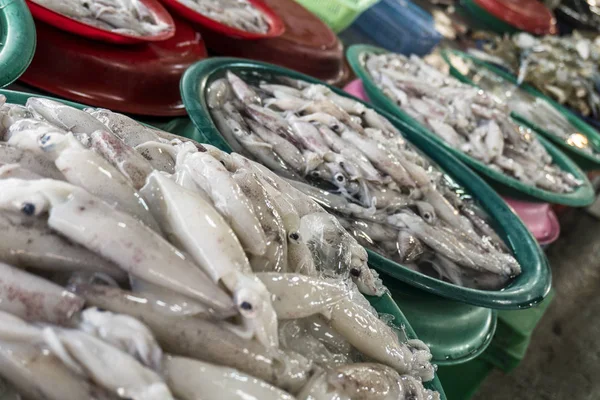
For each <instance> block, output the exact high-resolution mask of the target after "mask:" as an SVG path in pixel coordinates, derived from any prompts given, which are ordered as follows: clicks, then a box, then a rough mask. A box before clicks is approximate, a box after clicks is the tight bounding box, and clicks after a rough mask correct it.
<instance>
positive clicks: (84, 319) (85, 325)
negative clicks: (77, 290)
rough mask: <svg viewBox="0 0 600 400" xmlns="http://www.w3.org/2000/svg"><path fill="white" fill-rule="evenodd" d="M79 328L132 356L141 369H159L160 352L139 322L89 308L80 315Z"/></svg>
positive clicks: (146, 329)
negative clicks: (140, 364) (146, 367)
mask: <svg viewBox="0 0 600 400" xmlns="http://www.w3.org/2000/svg"><path fill="white" fill-rule="evenodd" d="M78 327H79V329H81V330H82V331H84V332H86V333H88V334H90V335H92V336H95V337H97V338H99V339H102V340H103V341H104V342H106V343H109V344H111V345H113V346H115V347H116V348H118V349H121V350H123V351H124V352H126V353H127V354H130V355H132V356H133V357H134V358H135V359H137V360H138V361H139V362H141V363H142V364H143V365H145V366H148V367H150V368H152V369H153V370H155V371H158V370H160V369H161V363H162V358H163V353H162V349H161V348H160V347H159V346H158V343H156V340H155V339H154V336H153V335H152V332H150V330H149V329H148V327H146V326H145V325H144V324H143V323H141V322H140V321H139V320H137V319H135V318H133V317H131V316H129V315H126V314H115V313H111V312H110V311H100V310H98V309H97V308H95V307H92V308H88V309H86V310H84V311H83V312H82V313H81V322H80V323H79V326H78Z"/></svg>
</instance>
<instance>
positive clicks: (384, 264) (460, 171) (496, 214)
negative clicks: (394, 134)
mask: <svg viewBox="0 0 600 400" xmlns="http://www.w3.org/2000/svg"><path fill="white" fill-rule="evenodd" d="M226 70H233V71H234V72H238V73H240V72H242V73H251V74H255V75H259V76H262V77H263V78H264V79H268V77H269V76H273V75H284V76H289V77H292V78H297V79H302V80H305V81H308V82H313V83H320V84H324V83H323V82H321V81H318V80H316V79H314V78H311V77H309V76H307V75H304V74H301V73H298V72H295V71H292V70H289V69H285V68H281V67H277V66H275V65H272V64H267V63H261V62H254V61H248V60H242V59H236V58H211V59H207V60H204V61H201V62H199V63H196V64H194V65H192V66H191V67H190V68H189V69H188V70H187V71H186V72H185V74H184V75H183V78H182V80H181V95H182V98H183V102H184V104H185V107H186V109H187V111H188V114H189V116H190V118H191V119H192V121H193V123H194V125H195V126H196V128H197V129H196V130H194V131H193V132H190V131H188V132H185V133H187V134H190V136H188V137H190V138H192V139H195V140H198V141H200V142H202V141H205V142H208V143H212V144H213V145H214V146H217V147H219V148H221V149H222V150H224V151H231V148H230V147H229V145H228V144H227V143H226V142H225V140H224V139H223V137H222V136H221V134H220V133H219V131H218V129H217V128H216V126H215V125H214V123H213V121H212V118H211V116H210V112H209V110H208V106H207V104H206V99H205V97H204V93H205V91H206V89H207V87H208V85H210V83H211V82H212V81H213V80H215V79H218V78H220V77H222V76H223V75H224V74H225V71H226ZM327 86H328V87H329V88H330V89H331V90H333V91H334V92H335V93H337V94H339V95H340V96H345V97H352V96H350V95H348V94H347V93H345V92H343V91H341V90H340V89H337V88H335V87H333V86H329V85H327ZM357 101H359V100H357ZM363 103H364V102H363ZM364 104H366V103H364ZM370 107H371V106H370ZM374 108H375V109H376V110H377V111H378V112H379V113H381V114H382V115H385V116H386V117H387V118H388V119H390V121H391V122H392V123H393V124H394V125H395V126H396V127H397V128H398V129H399V130H400V131H401V132H402V134H403V136H404V137H405V138H406V139H407V140H408V141H410V142H411V143H412V144H413V145H415V146H416V147H417V148H419V149H420V150H421V151H422V152H423V153H425V154H426V155H427V156H428V157H429V158H430V159H432V160H433V161H434V162H435V163H437V164H438V165H439V166H440V167H441V168H442V169H443V170H444V171H445V172H446V173H447V174H448V175H449V176H451V177H452V178H453V179H454V180H455V181H456V182H458V183H459V184H460V185H462V186H463V187H464V188H466V190H467V191H468V192H469V193H470V194H471V195H472V196H474V197H475V199H477V200H478V201H479V203H480V204H481V205H482V207H483V209H484V210H485V211H486V212H487V213H488V215H490V218H491V219H492V223H493V224H494V225H495V226H496V227H497V232H498V233H499V234H500V236H501V237H502V238H503V240H504V241H505V242H506V243H507V244H508V246H509V247H510V248H511V249H512V251H513V253H514V255H515V257H516V258H517V260H518V261H519V264H520V265H521V266H522V269H523V272H522V274H521V275H519V276H518V277H516V278H515V279H514V280H513V281H512V282H511V283H510V284H509V285H508V286H507V287H506V288H504V289H502V290H499V291H483V290H477V289H469V288H464V287H459V286H456V285H453V284H450V283H447V282H443V281H441V280H438V279H435V278H432V277H429V276H427V275H424V274H421V273H419V272H416V271H413V270H411V269H410V268H406V267H404V266H402V265H400V264H397V263H395V262H393V261H391V260H388V259H387V258H385V257H383V256H381V255H379V254H377V253H375V252H372V251H369V263H370V264H371V265H373V267H375V268H377V269H379V270H381V271H383V272H384V273H386V274H388V275H390V276H392V277H394V278H396V279H399V280H401V281H404V282H406V283H408V284H410V285H412V286H415V287H417V288H419V289H422V290H425V291H427V292H430V293H433V294H435V295H439V296H442V297H446V298H449V299H452V300H456V301H459V302H464V303H469V304H472V305H476V306H480V307H488V308H498V309H519V308H527V307H531V306H533V305H535V304H537V303H539V302H540V301H541V300H542V299H543V298H544V297H545V296H546V295H547V294H548V292H549V291H550V286H551V275H550V270H549V268H548V265H547V262H546V260H545V256H544V255H543V253H542V251H541V249H540V247H539V245H538V244H537V241H536V240H535V239H534V238H533V237H532V236H531V234H530V233H529V231H528V230H527V228H526V227H525V225H524V224H523V222H522V221H521V220H520V219H519V217H517V216H516V215H515V214H514V213H513V211H512V210H511V209H510V208H509V207H508V206H507V205H506V203H505V202H504V200H502V198H501V197H500V196H499V195H498V194H497V193H496V192H495V191H494V190H492V189H491V188H490V187H489V186H488V185H487V184H486V183H485V182H484V181H483V180H482V179H481V178H480V177H479V176H478V175H476V174H475V173H474V172H472V171H471V170H470V169H469V168H467V167H466V166H465V165H464V164H462V163H461V162H460V161H458V160H457V159H456V158H455V157H454V156H453V155H452V154H451V153H450V152H448V151H447V150H446V149H445V147H444V146H441V145H440V144H439V142H437V141H433V140H431V139H430V138H429V137H428V135H424V134H423V133H422V132H420V131H418V130H416V129H415V128H414V127H411V126H410V125H408V124H406V123H405V122H403V121H401V120H399V119H397V118H396V117H394V116H393V115H391V114H389V113H387V112H386V111H383V110H381V109H378V108H377V107H374Z"/></svg>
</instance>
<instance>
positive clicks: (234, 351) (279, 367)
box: [75, 285, 313, 393]
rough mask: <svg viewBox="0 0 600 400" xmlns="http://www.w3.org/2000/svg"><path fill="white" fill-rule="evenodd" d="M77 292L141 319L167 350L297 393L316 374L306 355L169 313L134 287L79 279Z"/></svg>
mask: <svg viewBox="0 0 600 400" xmlns="http://www.w3.org/2000/svg"><path fill="white" fill-rule="evenodd" d="M75 292H76V293H77V294H78V295H80V296H82V297H83V298H84V299H85V300H86V301H87V302H88V303H89V304H90V305H93V306H96V307H99V308H103V309H106V310H110V311H112V312H116V313H123V314H128V315H131V316H132V317H134V318H137V319H139V320H140V321H141V322H143V323H144V324H145V325H146V326H148V327H149V328H150V330H151V331H152V333H153V334H154V336H155V337H156V340H157V341H158V342H159V344H160V345H161V347H162V348H163V350H164V351H165V352H168V353H172V354H175V355H181V356H185V357H192V358H197V359H199V360H203V361H206V362H210V363H214V364H218V365H222V366H225V367H230V368H235V369H237V370H239V371H241V372H244V373H247V374H250V375H252V376H255V377H257V378H259V379H262V380H264V381H266V382H268V383H271V384H273V385H276V386H277V387H280V388H282V389H284V390H287V391H290V392H292V393H294V392H297V391H298V390H299V389H300V388H301V387H302V386H304V384H305V383H306V381H307V380H308V378H309V377H310V375H311V374H312V369H313V366H312V364H311V363H310V362H309V361H308V360H306V359H304V358H303V357H300V356H298V355H294V354H293V353H284V352H282V351H275V352H273V351H271V352H270V351H267V349H266V348H265V347H263V346H262V345H261V344H260V343H258V342H257V341H254V340H246V339H243V338H241V337H239V336H238V335H236V334H235V333H233V332H231V331H229V330H228V329H225V328H223V327H221V326H219V325H218V324H217V323H214V322H211V321H209V320H204V319H200V318H193V317H187V318H165V315H164V313H158V312H156V311H155V309H154V307H153V305H152V304H148V302H146V301H139V298H137V297H136V296H135V295H134V294H132V293H129V292H126V291H123V290H120V289H117V288H110V287H108V286H99V285H79V286H77V287H75Z"/></svg>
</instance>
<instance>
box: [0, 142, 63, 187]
mask: <svg viewBox="0 0 600 400" xmlns="http://www.w3.org/2000/svg"><path fill="white" fill-rule="evenodd" d="M5 164H19V165H20V166H22V167H23V168H25V169H27V170H29V171H31V172H34V173H36V174H38V175H40V176H43V177H44V178H50V179H56V180H64V179H65V177H64V175H63V174H62V173H61V172H60V171H59V170H58V168H56V165H54V163H53V162H52V161H50V160H48V159H46V158H44V157H39V156H37V155H36V154H35V153H34V152H32V151H30V150H23V149H19V148H17V147H14V146H9V145H7V144H6V143H0V165H5Z"/></svg>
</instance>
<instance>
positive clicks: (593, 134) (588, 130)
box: [442, 50, 600, 170]
mask: <svg viewBox="0 0 600 400" xmlns="http://www.w3.org/2000/svg"><path fill="white" fill-rule="evenodd" d="M442 57H443V58H444V60H445V61H446V63H447V64H448V65H449V67H450V73H451V74H452V75H454V76H455V77H456V78H458V79H460V80H461V81H463V82H465V83H468V84H470V85H473V86H477V85H476V84H475V83H473V81H471V79H469V78H468V77H467V76H465V75H463V74H462V73H460V72H459V71H458V69H456V68H455V67H454V65H453V64H452V58H453V57H460V58H463V59H466V60H470V61H472V62H473V63H474V64H476V65H477V66H478V67H480V68H485V69H487V70H489V71H490V72H492V73H493V74H495V75H496V76H497V77H498V78H500V79H501V80H503V81H505V82H507V83H508V84H512V85H514V86H518V87H520V88H521V90H524V91H525V92H527V93H529V94H530V95H532V96H535V97H539V98H540V99H543V100H545V101H547V102H548V103H549V104H550V105H551V106H552V107H554V108H555V109H556V110H557V111H558V112H560V113H561V114H562V115H563V116H564V117H565V118H566V119H567V121H569V123H571V125H573V126H574V127H575V128H576V129H577V131H578V132H579V133H581V134H583V135H584V136H586V137H587V138H588V140H589V141H590V142H591V143H592V144H593V145H594V147H596V148H597V149H600V133H599V132H598V131H597V130H596V128H594V127H593V126H591V125H589V124H588V123H587V122H585V121H584V120H582V119H581V118H579V117H578V116H576V115H575V114H574V113H573V112H571V111H570V110H568V109H567V108H566V107H564V106H562V105H560V104H559V103H558V102H556V101H554V100H553V99H551V98H550V97H548V96H546V95H544V94H543V93H541V92H540V91H538V90H537V89H535V88H534V87H533V86H531V85H529V84H526V83H524V84H521V85H517V78H516V77H515V76H513V75H511V74H510V73H508V72H506V71H503V70H502V69H500V68H498V67H495V66H493V65H491V64H489V63H487V62H484V61H482V60H480V59H478V58H476V57H474V56H472V55H470V54H467V53H463V52H460V51H456V50H444V51H442ZM511 115H512V117H513V118H514V119H515V120H516V121H518V122H520V123H521V124H523V125H525V126H526V127H528V128H530V129H531V130H533V131H535V132H537V133H539V134H541V135H543V136H544V137H546V138H548V139H550V140H551V141H552V142H554V143H555V144H556V145H558V146H560V148H561V150H563V151H564V152H565V153H566V154H567V155H568V156H569V157H571V159H573V161H575V162H576V163H577V165H579V166H580V167H581V168H583V169H587V170H595V169H599V168H600V155H598V156H593V155H591V154H588V153H586V152H584V151H581V150H580V149H578V148H577V147H575V146H571V145H569V144H567V143H566V142H565V141H564V140H563V139H562V138H560V137H558V136H556V135H554V134H553V133H551V132H548V131H547V130H545V129H543V128H541V127H539V126H538V125H536V124H535V123H533V122H531V121H529V120H528V119H527V118H525V117H524V116H522V115H520V114H519V112H518V111H513V112H512V113H511Z"/></svg>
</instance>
